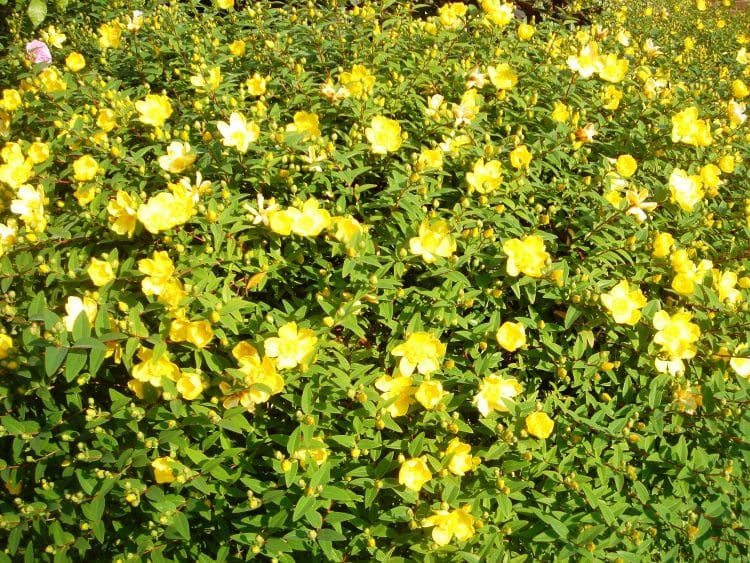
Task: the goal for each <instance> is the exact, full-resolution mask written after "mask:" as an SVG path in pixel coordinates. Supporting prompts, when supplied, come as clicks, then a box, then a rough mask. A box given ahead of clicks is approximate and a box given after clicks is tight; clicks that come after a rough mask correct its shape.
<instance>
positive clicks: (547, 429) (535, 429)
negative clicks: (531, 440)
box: [526, 412, 555, 440]
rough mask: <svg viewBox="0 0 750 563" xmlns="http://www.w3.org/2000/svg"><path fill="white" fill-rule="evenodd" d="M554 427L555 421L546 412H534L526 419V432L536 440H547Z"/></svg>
mask: <svg viewBox="0 0 750 563" xmlns="http://www.w3.org/2000/svg"><path fill="white" fill-rule="evenodd" d="M554 427H555V421H554V420H552V419H551V418H550V417H549V415H548V414H547V413H546V412H533V413H531V414H530V415H528V416H527V417H526V432H528V433H529V435H531V436H534V437H535V438H541V439H542V440H546V439H547V438H549V437H550V436H551V435H552V430H553V429H554Z"/></svg>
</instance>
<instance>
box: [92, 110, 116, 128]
mask: <svg viewBox="0 0 750 563" xmlns="http://www.w3.org/2000/svg"><path fill="white" fill-rule="evenodd" d="M96 126H97V127H99V128H100V129H101V130H102V131H104V132H105V133H109V132H110V131H112V130H113V129H114V128H115V127H116V126H117V120H116V119H115V112H113V111H112V110H111V109H109V108H104V109H101V110H99V115H97V116H96Z"/></svg>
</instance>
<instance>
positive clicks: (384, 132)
mask: <svg viewBox="0 0 750 563" xmlns="http://www.w3.org/2000/svg"><path fill="white" fill-rule="evenodd" d="M365 135H366V136H367V140H368V141H369V142H370V145H371V146H372V152H374V153H375V154H387V153H389V152H394V151H397V150H398V149H399V148H400V147H401V141H402V139H401V125H399V124H398V121H394V120H393V119H389V118H387V117H384V116H382V115H377V116H375V117H373V118H372V121H371V122H370V126H369V127H368V128H367V129H365Z"/></svg>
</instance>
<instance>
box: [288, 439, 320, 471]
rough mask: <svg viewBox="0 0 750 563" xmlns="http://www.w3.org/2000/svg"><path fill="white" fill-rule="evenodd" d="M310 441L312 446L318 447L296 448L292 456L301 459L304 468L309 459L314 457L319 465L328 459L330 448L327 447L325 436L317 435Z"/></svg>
mask: <svg viewBox="0 0 750 563" xmlns="http://www.w3.org/2000/svg"><path fill="white" fill-rule="evenodd" d="M310 442H311V444H310V445H311V446H317V447H310V448H304V449H301V450H295V451H294V452H293V453H292V456H291V457H292V459H296V460H298V461H299V463H300V465H301V466H302V468H303V469H304V468H305V467H306V465H307V460H308V459H312V460H313V461H314V462H315V464H316V465H317V466H321V465H323V464H324V463H325V462H326V460H327V459H328V448H327V447H326V443H325V441H324V440H323V438H319V437H318V436H315V437H313V438H312V440H310Z"/></svg>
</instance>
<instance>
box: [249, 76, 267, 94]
mask: <svg viewBox="0 0 750 563" xmlns="http://www.w3.org/2000/svg"><path fill="white" fill-rule="evenodd" d="M267 83H268V79H267V78H265V77H263V76H261V75H260V74H258V73H257V72H256V73H255V74H253V76H252V77H251V78H248V79H247V80H246V81H245V86H247V93H248V94H250V95H251V96H255V97H258V96H262V95H263V94H265V93H266V85H267Z"/></svg>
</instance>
